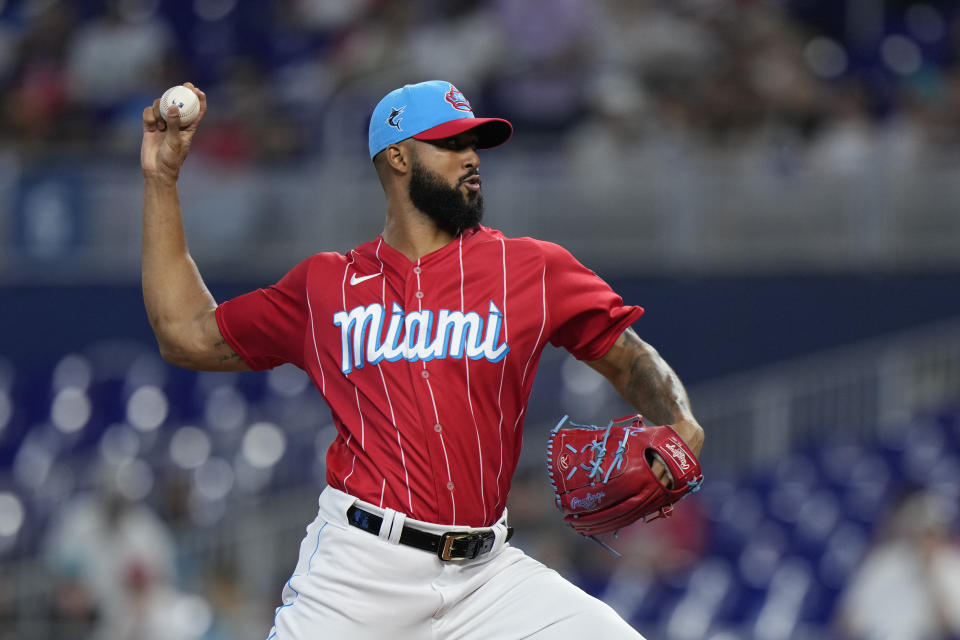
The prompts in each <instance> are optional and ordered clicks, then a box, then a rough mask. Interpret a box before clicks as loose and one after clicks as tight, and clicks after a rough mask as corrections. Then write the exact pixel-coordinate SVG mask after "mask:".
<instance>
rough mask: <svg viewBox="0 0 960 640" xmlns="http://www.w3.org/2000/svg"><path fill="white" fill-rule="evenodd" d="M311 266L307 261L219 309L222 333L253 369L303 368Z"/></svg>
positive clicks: (218, 323) (218, 317) (218, 318)
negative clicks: (282, 366) (308, 277)
mask: <svg viewBox="0 0 960 640" xmlns="http://www.w3.org/2000/svg"><path fill="white" fill-rule="evenodd" d="M309 267H310V260H309V259H308V260H304V261H303V262H301V263H300V264H298V265H297V266H295V267H294V268H293V269H291V270H290V272H289V273H287V275H285V276H284V277H283V278H282V279H281V280H280V281H279V282H277V283H276V284H275V285H273V286H271V287H268V288H266V289H257V290H256V291H251V292H250V293H245V294H243V295H242V296H238V297H236V298H233V299H232V300H228V301H226V302H223V303H221V304H220V305H219V306H218V307H217V312H216V315H217V325H218V326H219V327H220V333H221V334H222V335H223V338H224V340H226V341H227V344H229V345H230V347H231V348H233V350H234V351H235V352H236V353H237V355H238V356H240V358H241V359H242V360H243V361H244V362H245V363H246V364H247V366H248V367H250V368H251V369H254V370H256V371H259V370H262V369H272V368H273V367H277V366H279V365H281V364H284V363H287V362H292V363H293V364H295V365H297V366H298V367H300V368H301V369H302V368H303V366H304V363H303V349H304V338H305V332H306V330H307V326H308V325H307V318H308V313H307V293H306V291H307V274H308V272H309Z"/></svg>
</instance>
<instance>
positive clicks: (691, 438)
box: [587, 328, 703, 457]
mask: <svg viewBox="0 0 960 640" xmlns="http://www.w3.org/2000/svg"><path fill="white" fill-rule="evenodd" d="M587 364H588V365H590V366H591V367H592V368H593V369H594V370H596V371H597V372H598V373H600V374H601V375H603V376H604V377H605V378H606V379H607V380H609V381H610V384H612V385H613V387H614V388H615V389H616V390H617V391H618V392H619V393H620V395H621V396H623V399H624V400H626V401H627V402H628V403H630V405H631V406H632V407H634V408H635V409H636V410H637V411H639V412H640V413H641V414H642V415H643V416H644V417H645V418H647V419H648V420H649V421H650V422H652V423H654V424H658V425H660V424H668V425H670V426H672V427H673V429H674V430H675V431H676V432H677V433H678V434H679V435H680V437H681V438H683V440H684V442H686V443H687V446H688V447H690V449H691V450H692V451H693V453H694V454H695V455H697V456H698V457H699V456H700V450H701V449H702V448H703V428H702V427H701V426H700V424H699V423H698V422H697V420H696V418H694V417H693V412H692V411H691V409H690V399H689V398H688V397H687V392H686V390H685V389H684V388H683V384H682V383H681V382H680V378H678V377H677V374H676V373H674V371H673V369H671V368H670V365H668V364H667V362H666V361H665V360H664V359H663V358H662V357H661V356H660V354H659V353H657V350H656V349H654V348H653V347H652V346H650V345H649V344H647V343H646V342H644V341H643V340H641V339H640V337H639V336H638V335H637V334H636V332H635V331H634V330H633V329H630V328H627V329H626V330H625V331H624V332H623V333H622V334H620V337H619V338H617V341H616V342H615V343H614V344H613V346H612V347H611V348H610V350H609V351H608V352H607V353H606V355H604V356H603V357H602V358H600V359H599V360H593V361H589V362H587Z"/></svg>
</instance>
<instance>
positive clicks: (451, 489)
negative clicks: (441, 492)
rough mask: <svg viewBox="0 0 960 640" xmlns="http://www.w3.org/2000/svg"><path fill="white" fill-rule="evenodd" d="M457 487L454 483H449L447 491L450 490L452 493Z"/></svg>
mask: <svg viewBox="0 0 960 640" xmlns="http://www.w3.org/2000/svg"><path fill="white" fill-rule="evenodd" d="M455 486H456V485H455V484H453V482H448V483H447V489H449V490H450V491H453V488H454V487H455Z"/></svg>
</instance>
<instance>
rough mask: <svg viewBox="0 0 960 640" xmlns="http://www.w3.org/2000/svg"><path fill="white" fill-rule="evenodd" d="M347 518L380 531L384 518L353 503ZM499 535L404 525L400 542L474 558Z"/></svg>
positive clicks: (509, 530) (445, 555) (455, 556)
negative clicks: (425, 528)
mask: <svg viewBox="0 0 960 640" xmlns="http://www.w3.org/2000/svg"><path fill="white" fill-rule="evenodd" d="M347 522H349V523H350V524H351V525H353V526H354V527H356V528H358V529H363V530H364V531H366V532H367V533H372V534H373V535H380V526H381V525H382V524H383V518H381V517H380V516H378V515H375V514H373V513H370V512H369V511H365V510H363V509H361V508H360V507H358V506H356V505H353V506H351V507H350V508H349V509H347ZM512 536H513V527H507V540H509V539H510V538H511V537H512ZM495 541H496V536H495V535H494V533H493V531H447V532H445V533H441V534H436V533H427V532H426V531H421V530H419V529H414V528H413V527H408V526H404V527H403V530H402V531H401V532H400V544H405V545H407V546H410V547H416V548H417V549H423V550H424V551H429V552H431V553H435V554H437V557H438V558H440V559H441V560H473V559H474V558H476V557H477V556H479V555H480V554H482V553H487V552H488V551H490V550H491V549H493V543H494V542H495Z"/></svg>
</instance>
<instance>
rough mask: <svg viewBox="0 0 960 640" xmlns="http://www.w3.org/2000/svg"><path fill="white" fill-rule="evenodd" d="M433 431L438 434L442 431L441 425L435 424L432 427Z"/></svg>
mask: <svg viewBox="0 0 960 640" xmlns="http://www.w3.org/2000/svg"><path fill="white" fill-rule="evenodd" d="M433 430H434V431H436V432H437V433H440V432H441V431H443V425H442V424H440V423H439V422H438V423H437V424H435V425H433Z"/></svg>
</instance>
